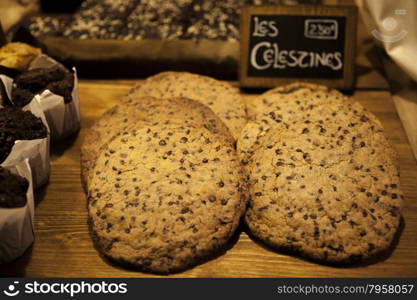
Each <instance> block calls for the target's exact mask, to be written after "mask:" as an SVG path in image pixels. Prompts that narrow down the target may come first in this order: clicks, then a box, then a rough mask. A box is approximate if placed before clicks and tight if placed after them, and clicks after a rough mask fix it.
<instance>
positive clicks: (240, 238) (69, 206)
mask: <svg viewBox="0 0 417 300" xmlns="http://www.w3.org/2000/svg"><path fill="white" fill-rule="evenodd" d="M133 84H134V81H129V80H118V81H117V80H112V81H86V80H82V81H81V82H80V99H81V114H82V130H81V131H80V132H79V134H78V136H76V137H74V138H72V139H69V140H67V141H65V142H64V143H60V144H58V145H53V146H52V149H53V153H52V156H51V157H52V174H51V178H50V182H49V185H48V186H47V187H45V188H44V189H42V190H40V191H39V192H38V193H37V195H36V196H37V197H36V200H37V206H36V211H35V214H36V220H35V228H36V239H35V243H34V245H33V247H31V248H30V249H29V250H28V251H27V252H26V253H25V254H24V256H23V257H21V258H19V259H18V260H16V261H15V262H13V263H11V264H7V265H2V266H0V276H28V277H154V276H153V275H150V274H145V273H141V272H136V271H132V270H126V269H123V268H121V267H119V266H117V265H113V264H111V263H109V262H108V261H106V260H105V259H103V258H102V257H100V256H99V254H98V252H97V251H96V250H95V249H94V247H93V244H92V242H91V239H90V236H89V232H88V227H87V210H86V199H85V195H84V194H83V192H82V190H81V183H80V168H79V149H80V145H81V141H82V138H83V136H84V134H85V129H86V128H88V127H90V126H91V125H92V123H93V122H94V120H96V119H97V118H98V117H99V116H100V115H101V114H102V113H103V111H104V110H106V109H107V108H109V107H111V106H112V105H114V104H116V103H118V102H119V101H120V98H121V97H122V96H123V95H124V94H125V93H126V92H127V91H128V90H129V88H130V87H131V86H132V85H133ZM234 84H236V83H234ZM252 97H254V95H253V94H252V95H245V99H246V100H247V101H250V100H251V98H252ZM353 97H354V98H355V99H356V100H358V101H359V102H360V103H362V104H363V105H364V106H365V107H367V108H368V109H369V110H371V111H372V112H373V113H375V114H376V116H377V117H378V118H379V119H380V120H381V122H382V124H383V125H384V127H385V130H386V134H387V136H388V138H389V139H390V141H391V142H392V144H393V146H394V148H395V149H396V150H397V152H398V153H399V158H400V166H401V177H402V186H403V190H404V192H405V207H404V211H403V216H404V226H403V228H402V229H401V231H400V234H399V235H398V239H397V240H396V242H395V243H394V244H393V247H392V249H391V250H392V251H391V253H388V255H385V256H381V257H380V258H378V260H377V261H376V262H374V263H372V264H368V265H361V266H354V267H348V268H337V267H331V266H324V265H319V264H315V263H312V262H308V261H305V260H302V259H300V258H297V257H292V256H288V255H285V254H282V253H279V252H276V251H273V250H271V249H268V248H267V247H265V246H263V245H262V244H260V243H258V242H256V241H254V240H252V239H251V238H249V237H248V235H247V234H246V233H245V228H240V230H239V231H238V233H237V234H236V235H235V237H234V240H233V242H232V243H231V245H230V249H229V250H228V251H227V252H226V253H224V254H222V255H219V256H218V257H216V258H213V259H212V260H209V261H207V262H206V263H203V264H201V265H198V266H196V267H195V268H193V269H190V270H188V271H186V272H183V273H179V274H174V275H171V276H172V277H416V276H417V268H416V265H417V255H416V253H417V243H416V242H415V241H416V237H417V180H416V178H417V164H416V161H415V159H414V157H413V154H412V151H411V148H410V145H409V143H408V141H407V138H406V135H405V133H404V130H403V128H402V125H401V122H400V120H399V118H398V116H397V113H396V111H395V107H394V104H393V102H392V100H391V97H390V94H389V92H387V91H375V90H372V91H368V90H359V91H356V92H355V93H354V95H353Z"/></svg>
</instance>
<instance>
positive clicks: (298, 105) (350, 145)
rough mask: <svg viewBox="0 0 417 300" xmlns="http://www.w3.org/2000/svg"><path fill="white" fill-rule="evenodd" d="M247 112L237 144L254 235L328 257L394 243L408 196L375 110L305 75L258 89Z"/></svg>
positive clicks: (352, 256) (362, 255)
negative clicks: (304, 78)
mask: <svg viewBox="0 0 417 300" xmlns="http://www.w3.org/2000/svg"><path fill="white" fill-rule="evenodd" d="M248 115H249V118H250V120H251V122H250V123H248V125H247V126H246V127H245V129H244V130H243V132H242V135H241V138H240V139H239V142H238V149H239V153H240V156H241V160H242V162H243V163H244V164H245V165H246V169H247V172H248V177H249V187H250V188H249V190H250V202H249V206H248V211H247V213H246V216H245V221H246V223H247V225H248V228H249V231H250V232H251V233H252V235H253V236H255V237H256V238H258V239H260V240H262V241H263V242H265V243H267V244H268V245H270V246H272V247H274V248H277V249H280V250H286V251H290V252H292V253H298V254H301V255H303V256H305V257H307V258H310V259H313V260H318V261H322V262H330V263H352V262H356V261H358V260H363V259H367V258H370V257H372V256H374V255H376V254H377V253H380V252H382V251H384V250H386V249H387V248H388V247H389V246H390V244H391V242H392V240H393V238H394V234H395V233H396V231H397V229H398V226H399V222H400V209H401V206H402V199H403V195H402V193H401V190H400V188H399V172H398V168H397V163H396V157H395V154H394V152H393V150H392V149H391V147H390V145H389V144H388V142H387V139H386V138H385V136H384V133H383V129H382V125H381V124H380V122H379V121H378V120H377V119H376V118H375V116H374V115H372V114H371V113H370V112H368V111H366V110H365V109H364V108H363V107H362V106H361V105H360V104H358V103H353V102H352V101H351V100H349V99H348V98H346V97H344V96H343V95H342V94H340V93H339V92H337V91H334V90H329V89H327V88H326V87H323V86H317V85H312V84H299V83H296V84H290V85H287V86H284V87H280V88H276V89H273V90H270V91H268V92H266V93H264V94H262V95H261V96H259V97H258V98H257V99H255V101H253V102H251V103H250V104H249V105H248Z"/></svg>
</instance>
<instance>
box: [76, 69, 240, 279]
mask: <svg viewBox="0 0 417 300" xmlns="http://www.w3.org/2000/svg"><path fill="white" fill-rule="evenodd" d="M174 75H175V76H174ZM171 76H172V77H175V78H176V79H175V80H178V83H179V82H182V83H181V84H183V85H182V88H181V90H178V91H174V90H169V91H168V89H164V90H166V93H162V94H158V95H157V96H158V98H156V97H152V96H150V95H149V94H152V93H151V91H156V89H154V85H153V84H154V81H155V80H158V78H159V77H157V78H156V79H152V78H150V79H149V80H148V81H146V82H145V83H144V84H143V85H142V86H140V87H136V88H135V89H134V90H132V92H131V93H130V94H129V96H128V97H127V98H126V99H125V100H124V101H122V102H121V103H120V104H119V105H117V106H115V107H113V108H112V109H110V110H109V111H108V112H106V113H105V114H104V115H103V117H102V118H101V119H100V120H99V121H98V122H97V123H96V124H95V125H94V126H93V127H92V128H91V129H90V130H89V132H88V134H87V135H86V137H85V140H84V144H83V147H82V158H81V164H82V179H83V183H84V187H85V190H86V191H87V193H88V210H89V218H90V225H91V232H92V235H93V239H94V241H95V243H96V246H97V248H98V249H99V251H100V252H102V253H103V254H104V255H105V256H107V257H108V258H110V259H113V260H115V261H118V262H121V263H125V264H129V265H132V266H135V267H138V268H140V269H142V270H145V271H151V272H158V273H166V272H174V271H178V270H181V269H183V268H186V267H188V266H190V265H193V264H195V263H198V261H200V260H201V259H203V258H205V257H207V256H209V255H212V254H213V253H215V252H216V251H218V250H220V249H222V248H223V247H224V246H225V245H226V244H227V242H228V240H229V239H230V238H231V236H232V235H233V232H234V231H235V229H236V228H237V226H238V224H239V220H240V217H241V216H242V215H243V213H244V211H245V205H246V192H247V191H246V186H245V175H244V172H243V168H242V166H241V165H240V161H239V158H238V155H237V153H236V150H235V147H234V144H235V138H234V137H233V135H232V134H231V130H229V128H230V129H232V130H236V128H237V127H238V126H241V127H243V125H244V124H245V110H244V107H243V104H242V100H241V99H240V96H239V94H238V92H237V91H236V90H234V89H233V88H232V87H230V86H227V85H224V84H223V83H220V82H217V81H215V80H212V79H208V78H200V77H199V76H197V75H191V74H187V73H170V74H165V75H164V77H166V82H171V83H173V84H174V85H175V86H176V84H175V83H174V79H173V78H171ZM192 76H195V78H199V79H200V82H199V84H200V88H201V89H202V90H209V89H210V90H212V91H213V92H212V95H211V98H209V99H206V101H210V102H211V101H212V102H213V104H212V106H214V107H216V108H219V107H220V106H221V103H219V101H220V100H221V99H223V98H222V95H225V94H226V93H225V90H227V94H228V95H229V94H230V95H232V96H233V97H235V98H233V99H235V100H236V101H239V102H240V105H239V102H238V103H237V105H236V108H235V109H229V108H228V109H226V107H227V106H224V108H225V110H226V111H225V112H224V114H221V117H219V116H217V115H216V114H215V113H214V112H213V111H212V110H211V109H210V108H209V107H207V106H205V105H204V104H202V103H201V102H199V101H196V100H191V99H189V98H186V97H190V96H192V95H193V93H195V91H194V90H193V88H192V86H193V85H194V84H195V83H194V82H193V81H192V80H191V81H188V86H187V83H186V81H185V80H182V81H181V80H179V79H181V78H183V77H184V78H187V79H188V78H190V77H192ZM170 78H171V79H170ZM148 84H149V88H147V85H148ZM139 90H143V91H148V92H139ZM216 92H217V93H216ZM194 98H195V97H194ZM197 100H200V99H197ZM236 116H241V117H242V118H243V119H240V118H237V117H236ZM222 118H225V120H227V121H228V122H227V125H229V127H228V126H226V125H225V123H223V121H222Z"/></svg>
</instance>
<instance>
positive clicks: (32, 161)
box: [0, 100, 50, 189]
mask: <svg viewBox="0 0 417 300" xmlns="http://www.w3.org/2000/svg"><path fill="white" fill-rule="evenodd" d="M0 107H1V105H0ZM23 110H25V111H30V112H31V113H32V114H33V115H35V116H36V117H38V118H40V119H41V120H42V122H43V124H44V125H45V127H46V129H47V132H48V133H47V136H46V137H45V138H42V139H34V140H17V141H15V143H14V146H13V148H12V149H11V151H10V153H9V155H8V156H7V158H6V159H5V160H4V161H3V162H2V163H0V166H2V167H13V166H15V165H18V164H19V163H20V162H22V161H24V160H25V159H27V160H28V163H29V166H30V168H31V173H32V180H33V187H34V189H37V188H38V187H40V186H42V185H44V184H45V183H47V182H48V179H49V171H50V160H49V139H50V137H49V136H50V134H49V127H48V123H47V122H46V118H45V115H44V113H43V111H42V109H41V107H40V106H39V104H38V103H37V102H36V101H34V100H32V101H31V102H30V103H29V104H28V105H26V106H25V107H23Z"/></svg>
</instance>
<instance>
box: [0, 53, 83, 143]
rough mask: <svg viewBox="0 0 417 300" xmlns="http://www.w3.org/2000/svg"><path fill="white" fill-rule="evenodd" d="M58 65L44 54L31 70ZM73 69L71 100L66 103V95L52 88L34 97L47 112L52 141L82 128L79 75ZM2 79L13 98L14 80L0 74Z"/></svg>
mask: <svg viewBox="0 0 417 300" xmlns="http://www.w3.org/2000/svg"><path fill="white" fill-rule="evenodd" d="M56 65H61V64H60V63H58V62H57V61H55V60H54V59H52V58H50V57H49V56H47V55H44V54H42V55H40V56H38V57H37V58H35V59H34V60H33V61H32V62H31V64H30V66H29V70H31V69H36V68H50V67H53V66H56ZM72 70H73V74H74V88H73V90H72V93H71V95H72V101H71V102H69V103H65V102H64V97H62V96H59V95H56V94H54V93H52V92H51V91H50V90H45V91H43V92H42V93H41V94H39V95H36V96H35V97H34V98H33V99H32V102H33V101H35V102H37V103H38V104H39V106H40V107H41V109H42V111H43V112H44V114H45V117H46V120H47V122H48V125H49V128H50V131H51V139H52V141H56V140H60V139H62V138H65V137H67V136H69V135H71V134H72V133H74V132H76V131H77V130H78V129H79V128H80V101H79V96H78V77H77V70H76V69H75V68H73V69H72ZM0 79H1V80H2V81H3V84H4V86H5V88H6V91H7V93H8V96H9V99H11V90H12V85H13V81H12V80H11V79H10V78H9V77H7V76H5V75H0ZM12 102H13V101H12ZM32 102H31V103H32Z"/></svg>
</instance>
